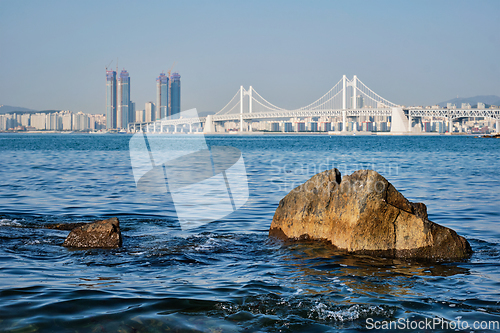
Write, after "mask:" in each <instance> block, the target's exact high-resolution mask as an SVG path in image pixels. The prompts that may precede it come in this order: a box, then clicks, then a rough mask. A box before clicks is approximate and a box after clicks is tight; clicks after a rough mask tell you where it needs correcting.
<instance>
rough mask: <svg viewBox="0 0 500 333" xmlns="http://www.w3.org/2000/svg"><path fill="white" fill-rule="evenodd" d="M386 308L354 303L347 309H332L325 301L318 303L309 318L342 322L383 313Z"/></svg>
mask: <svg viewBox="0 0 500 333" xmlns="http://www.w3.org/2000/svg"><path fill="white" fill-rule="evenodd" d="M383 313H385V310H384V309H383V308H381V307H380V306H369V307H361V306H359V305H357V304H356V305H353V306H351V307H349V308H346V309H338V310H330V309H328V306H327V305H325V304H323V303H317V304H316V305H315V306H314V307H313V308H312V309H311V310H310V313H309V318H312V317H316V316H317V318H318V319H319V320H334V321H340V322H346V321H354V320H356V319H359V318H364V317H367V316H370V315H373V314H383Z"/></svg>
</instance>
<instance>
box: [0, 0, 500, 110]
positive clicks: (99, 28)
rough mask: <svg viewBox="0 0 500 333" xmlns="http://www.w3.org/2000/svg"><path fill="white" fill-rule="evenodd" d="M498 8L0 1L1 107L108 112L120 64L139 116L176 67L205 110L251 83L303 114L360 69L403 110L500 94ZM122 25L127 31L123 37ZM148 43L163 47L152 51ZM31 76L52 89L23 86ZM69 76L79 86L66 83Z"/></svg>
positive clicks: (189, 100)
mask: <svg viewBox="0 0 500 333" xmlns="http://www.w3.org/2000/svg"><path fill="white" fill-rule="evenodd" d="M164 12H169V17H168V19H169V25H168V28H166V31H167V32H168V30H169V29H174V28H175V29H174V30H175V33H174V30H171V31H170V32H171V33H170V32H169V33H167V34H165V31H163V30H162V31H158V30H157V29H155V28H153V27H149V26H148V25H145V24H143V23H142V21H143V20H144V19H145V18H147V20H148V21H149V20H151V21H154V20H159V19H160V18H161V17H162V15H163V13H164ZM499 12H500V3H498V2H497V1H481V2H474V3H473V2H464V1H440V2H437V3H436V2H430V1H420V2H418V3H417V2H395V1H378V2H357V1H354V2H349V3H343V2H322V1H320V2H317V3H315V5H314V6H313V5H310V4H308V3H306V2H283V1H276V2H272V3H265V2H259V1H257V2H252V4H246V3H231V2H220V3H219V4H218V5H213V4H205V3H201V2H200V3H198V2H197V3H195V5H188V4H183V3H175V2H151V3H149V4H148V5H143V4H138V3H126V4H124V5H120V6H118V3H117V2H114V1H110V2H106V3H104V4H101V3H97V2H87V3H67V2H63V1H49V2H44V3H43V4H42V3H38V2H35V1H26V2H22V3H18V2H6V1H4V2H1V3H0V18H1V20H0V31H1V32H0V45H2V52H1V53H0V64H1V65H2V75H0V91H1V93H0V104H5V105H13V106H20V107H27V108H31V109H37V110H44V109H63V110H67V109H70V110H81V111H83V112H86V113H103V111H102V110H103V109H105V105H106V95H105V93H103V89H102V88H101V87H102V69H103V68H105V67H106V65H108V64H109V63H110V61H111V60H112V59H113V62H112V65H111V67H112V68H115V67H116V68H119V69H121V68H122V67H125V68H127V70H128V71H129V72H130V73H134V74H133V76H134V80H133V82H134V83H133V85H134V86H133V91H132V92H131V96H130V97H131V100H134V101H136V104H137V105H138V106H141V108H142V105H144V104H145V103H146V102H147V101H155V100H156V96H155V95H154V92H155V86H154V84H155V82H151V81H150V78H151V77H155V76H156V75H157V74H158V72H160V71H161V70H166V69H168V68H170V67H171V66H172V64H173V63H174V62H177V64H176V67H175V70H179V71H181V72H182V73H183V76H184V78H185V79H186V82H185V83H184V87H183V88H184V90H183V107H184V108H185V109H189V108H194V107H196V108H198V110H200V111H214V112H217V111H218V110H220V109H221V108H222V107H223V106H224V105H225V103H226V102H227V100H228V99H229V98H231V96H232V95H233V94H234V92H235V91H236V90H237V89H238V87H239V86H240V85H244V86H249V85H253V86H254V87H256V88H258V89H259V91H261V92H262V93H263V94H265V95H266V96H269V97H270V99H271V100H270V101H271V102H273V103H274V104H277V105H282V106H283V107H286V108H296V107H300V106H303V105H306V104H308V103H309V102H311V101H314V100H315V99H317V98H318V97H319V96H321V95H322V94H323V93H325V92H326V91H327V90H328V89H329V88H330V87H331V86H332V85H333V84H335V82H334V81H335V79H336V78H337V77H338V76H339V75H341V74H343V73H346V74H348V75H352V74H354V73H358V74H359V75H361V76H362V77H363V80H364V81H365V82H366V83H367V84H368V85H369V86H371V87H373V89H374V90H375V91H376V92H377V93H379V94H381V95H383V96H387V98H389V99H390V100H393V101H394V102H396V103H398V104H404V105H432V104H435V103H437V102H440V101H443V100H447V99H451V98H453V97H456V96H457V95H459V96H475V95H500V91H499V89H500V88H499V87H500V75H499V74H500V66H499V65H498V62H497V60H496V56H495V55H496V54H498V52H499V51H500V37H499V36H498V34H497V33H496V30H497V29H496V26H495V22H496V16H497V14H498V13H499ZM109 13H113V14H112V15H109ZM124 17H126V18H128V20H129V22H130V24H129V25H126V26H123V31H120V34H118V33H116V32H115V30H116V28H115V27H116V26H118V25H119V22H120V21H121V20H122V19H123V18H124ZM134 17H136V18H138V19H134ZM457 22H459V23H460V24H456V23H457ZM14 27H15V28H14ZM61 27H64V29H61ZM229 27H231V28H229ZM108 32H109V34H108ZM110 36H112V38H109V37H110ZM159 41H161V42H159ZM131 45H134V46H135V47H132V48H131V47H130V46H131ZM149 47H152V48H155V50H156V51H155V52H144V49H147V48H149ZM117 58H118V59H117ZM35 72H36V73H37V75H41V76H43V77H44V80H45V81H46V84H44V85H37V84H36V82H30V81H29V80H25V78H26V77H29V76H30V75H32V73H35ZM68 72H71V73H73V74H72V75H71V76H78V77H79V80H74V82H73V83H72V84H71V85H68V84H66V81H67V80H65V77H66V76H68V74H67V73H68ZM297 81H298V82H300V84H297Z"/></svg>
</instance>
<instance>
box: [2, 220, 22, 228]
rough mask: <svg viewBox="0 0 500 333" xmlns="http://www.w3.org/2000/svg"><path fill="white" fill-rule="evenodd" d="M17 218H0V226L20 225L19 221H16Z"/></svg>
mask: <svg viewBox="0 0 500 333" xmlns="http://www.w3.org/2000/svg"><path fill="white" fill-rule="evenodd" d="M18 221H19V220H15V219H14V220H10V219H1V220H0V227H21V226H22V225H21V223H19V222H18Z"/></svg>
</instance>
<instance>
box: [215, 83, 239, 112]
mask: <svg viewBox="0 0 500 333" xmlns="http://www.w3.org/2000/svg"><path fill="white" fill-rule="evenodd" d="M239 94H240V90H239V89H238V91H237V92H236V94H235V95H234V96H233V98H231V100H230V101H229V103H227V104H226V106H224V107H223V108H222V109H220V111H219V112H217V113H216V115H218V114H228V113H229V112H231V111H232V110H234V108H235V107H237V106H238V105H240V101H239V99H238V100H237V102H236V104H235V105H233V107H231V108H229V106H230V104H231V103H232V102H233V101H234V99H235V98H236V97H238V95H239ZM226 109H227V110H226Z"/></svg>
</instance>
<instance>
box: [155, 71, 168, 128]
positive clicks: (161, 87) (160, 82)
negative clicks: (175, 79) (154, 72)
mask: <svg viewBox="0 0 500 333" xmlns="http://www.w3.org/2000/svg"><path fill="white" fill-rule="evenodd" d="M168 91H169V86H168V76H167V75H165V73H161V74H160V76H158V78H157V79H156V117H155V118H156V120H159V119H163V118H165V117H167V116H169V114H168Z"/></svg>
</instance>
